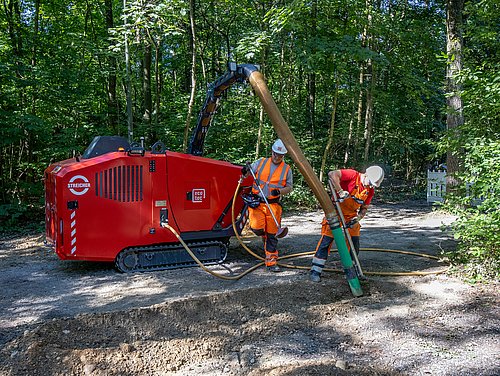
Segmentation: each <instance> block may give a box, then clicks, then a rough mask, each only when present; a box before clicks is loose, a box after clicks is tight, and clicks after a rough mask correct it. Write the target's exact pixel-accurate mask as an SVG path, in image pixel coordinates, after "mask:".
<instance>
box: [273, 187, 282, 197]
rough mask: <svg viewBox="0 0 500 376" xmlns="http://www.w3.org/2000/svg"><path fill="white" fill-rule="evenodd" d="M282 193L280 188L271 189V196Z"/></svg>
mask: <svg viewBox="0 0 500 376" xmlns="http://www.w3.org/2000/svg"><path fill="white" fill-rule="evenodd" d="M279 195H281V191H280V190H279V189H276V188H275V189H271V196H279Z"/></svg>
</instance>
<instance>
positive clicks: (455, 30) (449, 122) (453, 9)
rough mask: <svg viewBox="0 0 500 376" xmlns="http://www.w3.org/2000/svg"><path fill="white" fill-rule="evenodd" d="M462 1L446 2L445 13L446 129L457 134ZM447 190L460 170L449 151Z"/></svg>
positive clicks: (461, 116)
mask: <svg viewBox="0 0 500 376" xmlns="http://www.w3.org/2000/svg"><path fill="white" fill-rule="evenodd" d="M463 8H464V0H447V11H446V36H447V38H446V42H447V43H446V51H447V54H448V65H447V67H446V91H447V99H446V105H447V107H448V114H447V117H446V127H447V129H448V131H451V132H459V127H460V126H462V125H463V123H464V117H463V113H462V98H461V96H460V90H461V86H460V84H459V83H458V82H457V77H456V76H457V74H459V73H460V71H461V70H462V45H463V39H462V27H463V22H462V13H463ZM446 165H447V174H446V185H447V188H448V187H450V188H451V189H453V188H452V187H453V186H456V185H457V183H458V182H457V180H456V178H455V176H454V173H456V172H458V171H459V169H460V159H459V157H458V155H457V154H454V153H453V152H452V151H449V152H448V154H447V156H446Z"/></svg>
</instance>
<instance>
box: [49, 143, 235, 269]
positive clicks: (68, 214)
mask: <svg viewBox="0 0 500 376" xmlns="http://www.w3.org/2000/svg"><path fill="white" fill-rule="evenodd" d="M240 169H241V167H239V166H236V165H233V164H231V163H228V162H221V161H217V160H212V159H208V158H203V157H195V156H192V155H186V154H182V153H175V152H169V151H167V152H165V153H161V154H153V153H150V152H146V153H145V154H144V156H141V155H129V154H127V153H125V152H110V153H107V154H104V155H100V156H97V157H94V158H89V159H81V160H79V161H77V160H76V159H70V160H65V161H62V162H59V163H55V164H53V165H51V166H49V167H48V168H47V169H46V171H45V185H46V195H45V196H46V197H45V198H46V205H45V206H46V237H47V240H48V241H49V242H52V243H53V245H54V246H55V251H56V253H57V255H58V256H59V257H60V258H61V259H64V260H89V261H114V260H115V258H116V256H117V255H118V253H119V252H120V251H121V250H123V249H125V248H128V247H134V246H145V245H154V244H168V243H177V242H178V240H177V238H176V237H175V236H174V234H172V233H171V232H170V231H169V230H168V229H166V228H163V227H161V224H160V216H161V213H162V212H163V213H164V214H165V213H166V215H167V216H168V222H169V224H170V226H172V227H173V228H174V229H175V230H176V231H178V232H179V233H180V234H181V237H183V238H184V236H187V238H189V239H196V238H197V234H198V233H199V238H200V239H203V238H204V237H207V231H208V232H210V233H209V236H208V237H209V238H217V237H218V234H220V237H221V238H227V237H229V236H228V231H229V232H230V235H231V234H234V232H232V228H231V227H230V226H231V224H232V222H231V210H230V203H231V200H232V198H233V195H234V191H235V189H236V186H237V184H238V178H239V175H240ZM228 205H229V210H227V208H228ZM242 209H243V202H242V200H241V198H240V197H238V199H237V201H236V204H235V210H236V212H237V213H239V212H240V211H241V210H242ZM225 210H226V212H225ZM224 229H225V230H226V231H223V230H224Z"/></svg>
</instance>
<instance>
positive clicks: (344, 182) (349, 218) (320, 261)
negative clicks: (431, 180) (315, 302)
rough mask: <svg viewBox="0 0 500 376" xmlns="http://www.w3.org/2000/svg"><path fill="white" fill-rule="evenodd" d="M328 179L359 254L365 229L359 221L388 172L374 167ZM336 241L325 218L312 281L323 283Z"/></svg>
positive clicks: (332, 173) (333, 173) (331, 174)
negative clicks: (325, 270)
mask: <svg viewBox="0 0 500 376" xmlns="http://www.w3.org/2000/svg"><path fill="white" fill-rule="evenodd" d="M328 178H329V179H330V181H331V182H332V184H333V187H334V189H335V190H336V191H337V192H338V195H337V196H338V198H339V201H340V209H341V210H342V214H343V215H344V219H345V223H346V227H347V228H348V231H349V234H350V235H351V238H352V243H353V245H354V248H355V251H356V253H359V235H360V230H361V225H360V224H359V221H360V220H361V219H362V218H363V217H364V216H365V215H366V212H367V210H368V206H369V205H370V202H371V200H372V198H373V195H374V193H375V190H374V187H379V186H380V184H381V183H382V180H384V170H383V169H382V168H381V167H380V166H370V167H368V168H367V169H366V171H365V172H364V173H360V172H358V171H356V170H352V169H344V170H335V171H330V172H329V173H328ZM332 242H333V235H332V230H331V229H330V226H329V224H328V222H327V220H326V218H324V219H323V222H322V223H321V239H320V240H319V242H318V245H317V246H316V253H315V255H314V257H313V260H312V268H311V274H310V279H311V281H313V282H319V281H320V280H321V272H322V271H323V268H324V266H325V263H326V260H327V258H328V255H329V254H330V248H331V247H332ZM348 245H349V244H348Z"/></svg>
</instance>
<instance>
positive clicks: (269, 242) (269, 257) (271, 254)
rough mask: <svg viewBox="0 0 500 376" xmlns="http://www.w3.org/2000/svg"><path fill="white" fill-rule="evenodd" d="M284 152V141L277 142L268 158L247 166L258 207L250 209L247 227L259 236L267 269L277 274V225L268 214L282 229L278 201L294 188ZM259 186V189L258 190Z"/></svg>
mask: <svg viewBox="0 0 500 376" xmlns="http://www.w3.org/2000/svg"><path fill="white" fill-rule="evenodd" d="M286 153H287V150H286V147H285V145H284V144H283V141H281V140H280V139H277V140H276V142H275V143H274V144H273V146H272V155H271V157H270V158H260V159H259V160H257V161H255V162H254V163H252V164H251V165H250V168H251V169H252V171H253V173H254V175H255V177H256V179H255V181H254V183H253V186H252V194H254V195H257V196H259V199H260V204H258V206H256V207H255V208H252V207H249V211H250V214H249V219H250V228H251V230H252V231H253V232H254V233H255V235H257V236H262V240H263V243H264V251H265V253H266V259H265V263H266V266H267V269H268V270H269V271H272V272H280V271H281V269H280V267H279V266H278V265H277V261H278V250H277V248H276V247H277V245H278V238H277V237H276V233H277V232H278V226H277V225H276V222H275V220H274V218H273V216H272V214H271V212H270V210H272V211H273V213H274V217H275V218H276V220H277V222H278V225H280V226H281V214H282V207H281V203H280V199H281V197H282V196H284V195H286V194H288V193H290V192H291V191H292V188H293V175H292V170H291V169H290V166H289V165H287V164H286V163H285V162H284V157H285V154H286ZM241 172H242V175H243V176H247V175H248V174H249V171H248V167H247V166H244V167H243V168H242V170H241ZM259 187H260V189H259ZM262 193H263V194H264V195H265V197H266V199H267V202H268V203H269V206H268V205H267V204H266V203H265V201H264V199H263V197H262Z"/></svg>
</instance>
